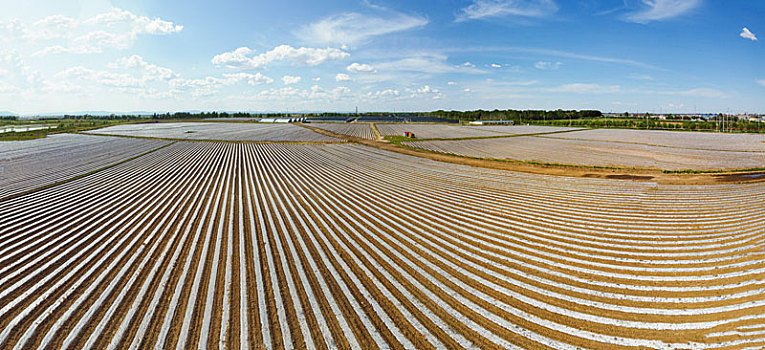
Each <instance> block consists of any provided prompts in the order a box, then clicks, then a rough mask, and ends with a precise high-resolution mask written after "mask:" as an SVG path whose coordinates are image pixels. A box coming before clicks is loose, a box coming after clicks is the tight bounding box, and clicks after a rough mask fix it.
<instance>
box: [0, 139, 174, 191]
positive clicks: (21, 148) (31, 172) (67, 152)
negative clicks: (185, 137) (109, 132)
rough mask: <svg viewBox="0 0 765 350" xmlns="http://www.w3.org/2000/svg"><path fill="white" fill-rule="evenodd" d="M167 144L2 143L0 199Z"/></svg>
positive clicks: (103, 141)
mask: <svg viewBox="0 0 765 350" xmlns="http://www.w3.org/2000/svg"><path fill="white" fill-rule="evenodd" d="M166 144H168V142H166V141H154V140H131V139H125V138H117V137H99V136H87V135H75V134H57V135H50V136H48V137H46V138H42V139H36V140H29V141H8V142H0V198H4V197H7V196H10V195H14V194H17V193H21V192H24V191H28V190H31V189H35V188H39V187H43V186H46V185H50V184H53V183H56V182H57V181H61V180H66V179H69V178H72V177H74V176H78V175H82V174H86V173H88V172H91V171H94V170H97V169H100V168H103V167H105V166H108V165H111V164H115V163H117V162H120V161H122V160H125V159H128V158H130V157H133V156H136V155H139V154H142V153H144V152H148V151H151V150H153V149H156V148H158V147H161V146H163V145H166Z"/></svg>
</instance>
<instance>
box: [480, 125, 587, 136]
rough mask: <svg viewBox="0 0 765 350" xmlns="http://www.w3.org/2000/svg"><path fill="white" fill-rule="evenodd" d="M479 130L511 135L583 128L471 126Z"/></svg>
mask: <svg viewBox="0 0 765 350" xmlns="http://www.w3.org/2000/svg"><path fill="white" fill-rule="evenodd" d="M471 128H474V129H478V130H486V131H492V132H498V133H502V134H511V135H529V134H544V133H554V132H561V131H574V130H582V128H568V127H564V126H540V125H481V126H471Z"/></svg>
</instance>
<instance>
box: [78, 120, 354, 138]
mask: <svg viewBox="0 0 765 350" xmlns="http://www.w3.org/2000/svg"><path fill="white" fill-rule="evenodd" d="M91 133H96V134H106V135H122V136H138V137H153V138H165V139H187V140H226V141H270V142H342V140H340V139H337V138H333V137H329V136H326V135H322V134H319V133H316V132H313V131H311V130H308V129H306V128H301V127H299V126H295V125H291V124H255V123H151V124H127V125H117V126H110V127H107V128H103V129H98V130H93V131H91Z"/></svg>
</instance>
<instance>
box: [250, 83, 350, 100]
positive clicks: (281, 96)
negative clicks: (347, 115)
mask: <svg viewBox="0 0 765 350" xmlns="http://www.w3.org/2000/svg"><path fill="white" fill-rule="evenodd" d="M351 93H352V91H351V89H350V88H348V87H345V86H338V87H335V88H333V89H331V90H327V89H324V88H322V87H320V86H319V85H313V86H311V88H310V89H307V90H306V89H297V88H294V87H291V86H288V87H284V88H281V89H269V90H263V91H261V92H260V93H259V94H258V96H259V97H261V98H265V99H268V100H289V99H300V100H302V101H300V102H304V101H305V100H319V101H336V100H339V99H342V98H345V97H348V96H350V95H351Z"/></svg>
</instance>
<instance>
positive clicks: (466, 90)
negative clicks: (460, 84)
mask: <svg viewBox="0 0 765 350" xmlns="http://www.w3.org/2000/svg"><path fill="white" fill-rule="evenodd" d="M462 91H464V92H470V89H465V90H462Z"/></svg>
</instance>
